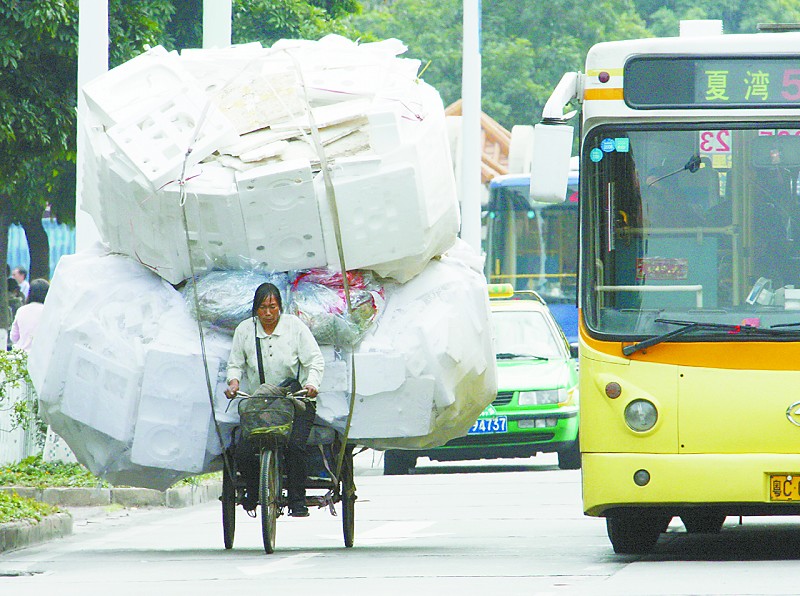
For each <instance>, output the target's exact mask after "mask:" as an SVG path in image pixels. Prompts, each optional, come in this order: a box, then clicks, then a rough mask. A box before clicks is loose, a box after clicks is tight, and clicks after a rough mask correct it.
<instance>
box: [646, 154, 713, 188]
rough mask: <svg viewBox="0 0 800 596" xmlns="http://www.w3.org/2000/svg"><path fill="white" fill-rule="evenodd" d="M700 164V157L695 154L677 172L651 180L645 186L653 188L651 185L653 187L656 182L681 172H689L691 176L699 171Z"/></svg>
mask: <svg viewBox="0 0 800 596" xmlns="http://www.w3.org/2000/svg"><path fill="white" fill-rule="evenodd" d="M700 163H701V162H700V155H698V154H697V153H695V154H694V155H692V156H691V157H690V158H689V161H687V162H686V165H685V166H683V167H682V168H678V169H677V170H675V171H674V172H669V173H667V174H664V175H663V176H659V177H658V178H655V179H653V180H650V181H649V182H648V183H647V186H653V185H654V184H655V183H656V182H658V181H659V180H663V179H664V178H669V177H670V176H674V175H675V174H677V173H678V172H683V171H684V170H689V172H691V173H692V174H694V173H695V172H696V171H697V170H699V169H700Z"/></svg>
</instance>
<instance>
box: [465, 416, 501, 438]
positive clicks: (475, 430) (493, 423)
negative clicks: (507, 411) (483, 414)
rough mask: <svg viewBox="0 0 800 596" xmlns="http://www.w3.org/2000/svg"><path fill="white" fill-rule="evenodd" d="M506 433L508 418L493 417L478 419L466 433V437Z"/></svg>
mask: <svg viewBox="0 0 800 596" xmlns="http://www.w3.org/2000/svg"><path fill="white" fill-rule="evenodd" d="M505 432H508V418H507V417H506V416H493V417H492V418H479V419H478V420H476V421H475V424H473V425H472V427H470V429H469V430H468V431H467V434H468V435H487V434H491V433H505Z"/></svg>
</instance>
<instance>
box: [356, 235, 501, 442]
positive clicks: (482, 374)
mask: <svg viewBox="0 0 800 596" xmlns="http://www.w3.org/2000/svg"><path fill="white" fill-rule="evenodd" d="M467 248H468V247H465V248H464V250H463V251H462V252H466V249H467ZM470 250H471V249H470ZM459 256H460V253H459V252H458V251H455V252H454V253H453V254H449V253H448V254H445V255H443V256H442V257H441V259H437V260H433V261H430V262H429V263H428V264H427V266H426V267H425V269H424V270H423V271H422V272H421V273H420V274H418V275H417V276H415V277H414V278H412V279H411V280H410V281H408V282H406V283H404V284H399V285H396V286H393V287H392V288H391V290H390V291H387V300H386V306H385V308H384V312H383V314H382V315H381V317H380V318H379V319H378V320H377V321H376V323H375V325H374V326H373V327H372V329H371V330H370V331H369V332H368V333H367V335H366V336H365V337H364V339H363V340H362V341H361V343H360V344H359V346H358V350H359V352H360V353H364V352H370V351H384V352H388V353H396V354H400V355H402V356H403V358H404V360H405V363H406V370H407V372H408V374H409V380H410V379H413V378H416V377H417V376H423V377H426V378H431V379H433V382H434V387H433V391H432V393H431V404H430V405H431V408H432V411H433V416H434V417H433V419H432V424H431V428H430V431H429V432H428V433H426V435H425V436H422V435H418V436H417V437H416V438H410V437H406V438H402V437H400V435H396V436H395V437H394V438H392V437H390V436H389V435H384V437H382V438H380V440H378V439H379V438H377V437H373V439H375V440H371V441H366V439H365V440H364V441H363V444H364V445H366V446H368V447H373V448H376V449H386V448H407V449H423V448H427V447H435V446H439V445H442V444H444V443H445V442H447V441H449V440H450V439H452V438H455V437H458V436H461V435H463V434H465V433H466V432H467V430H468V428H469V426H470V425H471V424H472V423H473V422H474V421H475V418H477V417H478V416H479V415H480V413H481V411H482V410H483V408H484V407H486V406H487V405H488V404H489V403H491V401H492V399H494V397H496V395H497V372H496V366H494V349H493V343H492V333H491V329H492V328H491V320H490V310H489V301H488V294H487V292H486V280H485V278H484V277H483V275H482V274H481V273H479V272H478V271H475V270H474V269H472V268H470V267H469V266H467V264H466V263H465V262H464V260H463V259H461V258H459ZM459 325H460V326H461V327H463V328H462V329H459ZM459 343H461V344H464V345H457V344H459ZM407 382H408V381H407ZM407 382H406V383H407ZM404 387H405V384H404ZM401 391H402V389H401ZM393 393H397V392H388V393H387V394H393ZM381 395H384V394H381ZM362 436H363V435H362Z"/></svg>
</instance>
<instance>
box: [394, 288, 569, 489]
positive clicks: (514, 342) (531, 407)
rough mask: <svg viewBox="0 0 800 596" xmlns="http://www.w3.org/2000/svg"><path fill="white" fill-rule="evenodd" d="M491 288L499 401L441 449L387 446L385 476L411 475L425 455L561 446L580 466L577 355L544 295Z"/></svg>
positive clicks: (481, 454) (565, 464) (563, 459)
mask: <svg viewBox="0 0 800 596" xmlns="http://www.w3.org/2000/svg"><path fill="white" fill-rule="evenodd" d="M489 289H490V298H491V300H490V305H491V311H492V325H493V328H494V344H495V353H496V359H497V387H498V391H497V397H496V399H495V400H494V401H493V402H492V403H491V404H489V405H488V406H487V407H486V408H485V409H484V410H483V412H482V413H481V415H480V417H479V418H478V419H477V420H476V421H475V424H473V425H472V428H470V429H469V431H468V432H467V434H466V435H465V436H463V437H459V438H456V439H453V440H451V441H449V442H448V443H446V444H445V445H443V446H441V447H436V448H433V449H421V450H400V449H390V450H387V451H386V452H385V453H384V459H383V472H384V474H386V475H396V474H407V473H409V471H410V470H413V468H414V466H415V465H416V462H417V458H419V457H428V458H430V459H432V460H437V461H459V460H475V459H498V458H516V457H531V456H534V455H536V454H537V453H553V452H555V453H558V466H559V467H560V468H562V469H566V470H574V469H578V468H580V466H581V453H580V446H579V439H578V363H577V359H576V356H577V355H576V354H574V353H573V352H571V350H570V345H569V343H568V342H567V339H566V338H565V337H564V333H563V332H562V330H561V328H560V327H559V326H558V323H557V322H556V321H555V319H554V318H553V316H552V314H551V313H550V311H549V310H548V308H547V305H546V304H545V302H544V300H542V299H541V298H540V297H539V295H538V294H536V293H535V292H520V291H517V292H514V290H513V288H512V287H511V286H510V285H509V284H492V285H490V286H489Z"/></svg>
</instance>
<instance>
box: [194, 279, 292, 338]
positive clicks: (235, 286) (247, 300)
mask: <svg viewBox="0 0 800 596" xmlns="http://www.w3.org/2000/svg"><path fill="white" fill-rule="evenodd" d="M265 282H269V283H272V284H274V285H275V286H277V288H278V290H280V292H281V297H282V298H283V306H284V310H286V309H287V307H288V305H289V302H290V301H291V297H290V295H289V276H288V275H286V274H285V273H264V272H260V271H211V272H210V273H206V274H204V275H200V276H198V277H197V281H196V282H195V281H194V280H192V279H190V280H189V281H188V282H187V283H186V285H185V286H184V287H183V289H182V290H181V294H182V295H183V299H184V300H185V301H186V304H187V305H188V306H189V312H190V313H191V315H192V316H193V317H195V318H200V320H201V321H203V322H205V323H208V324H209V325H210V326H211V327H213V328H216V329H220V330H222V331H227V332H229V333H233V331H234V330H235V329H236V326H237V325H238V324H239V323H241V322H242V321H244V320H245V319H247V318H249V317H250V315H251V312H252V307H253V296H254V295H255V292H256V288H258V286H260V285H261V284H262V283H265ZM195 284H196V286H197V300H198V302H197V304H198V305H199V312H198V308H197V307H196V305H195V297H194V286H195Z"/></svg>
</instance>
